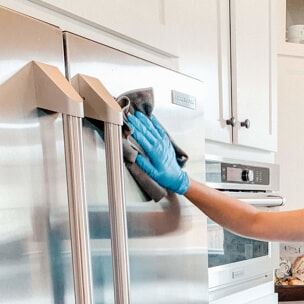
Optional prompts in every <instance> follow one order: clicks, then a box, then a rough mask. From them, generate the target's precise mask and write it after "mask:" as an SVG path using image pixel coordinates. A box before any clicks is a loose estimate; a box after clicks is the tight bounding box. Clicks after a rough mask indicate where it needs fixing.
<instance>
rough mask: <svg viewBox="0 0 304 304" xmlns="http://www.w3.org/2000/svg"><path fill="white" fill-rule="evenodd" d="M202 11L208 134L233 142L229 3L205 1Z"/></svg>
mask: <svg viewBox="0 0 304 304" xmlns="http://www.w3.org/2000/svg"><path fill="white" fill-rule="evenodd" d="M201 2H202V3H204V5H205V8H204V9H203V10H202V12H201V20H202V21H201V22H202V23H201V27H200V32H201V38H200V39H201V40H202V41H203V42H204V43H203V45H202V46H201V48H200V52H201V56H200V59H199V60H198V64H199V65H200V66H201V71H202V72H201V73H202V75H201V79H202V80H203V81H204V83H205V84H206V87H207V92H206V98H205V121H206V135H207V137H208V138H210V139H213V140H216V141H220V142H225V143H231V142H232V132H231V127H230V126H228V125H227V123H226V121H227V120H228V119H230V117H231V81H230V76H231V75H230V38H229V37H230V29H229V24H230V18H229V0H216V1H215V0H204V1H201Z"/></svg>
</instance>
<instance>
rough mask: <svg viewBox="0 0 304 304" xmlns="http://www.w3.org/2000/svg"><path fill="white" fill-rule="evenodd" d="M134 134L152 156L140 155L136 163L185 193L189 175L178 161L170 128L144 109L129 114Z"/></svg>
mask: <svg viewBox="0 0 304 304" xmlns="http://www.w3.org/2000/svg"><path fill="white" fill-rule="evenodd" d="M128 121H129V125H130V127H132V135H133V137H134V138H135V140H136V141H137V143H138V144H139V145H140V146H141V147H142V148H143V150H144V152H145V153H146V155H147V156H148V158H149V159H148V158H146V157H144V156H143V155H141V154H138V155H137V158H136V164H137V165H138V166H139V167H140V168H141V169H142V170H143V171H144V172H146V173H147V174H148V175H149V176H150V177H151V178H152V179H154V180H155V181H156V182H157V183H159V184H160V185H161V186H163V187H164V188H167V189H168V190H170V191H172V192H176V193H178V194H184V193H186V192H187V190H188V188H189V178H188V176H187V173H186V172H184V171H183V170H182V169H181V167H180V166H179V164H178V163H177V161H176V155H175V151H174V149H173V146H172V144H171V141H170V139H169V137H168V135H167V133H166V131H165V130H164V129H163V128H162V127H161V125H160V124H159V122H158V121H157V119H156V118H155V117H154V116H152V117H151V120H150V119H149V118H148V117H147V116H145V115H144V114H142V113H141V112H138V111H137V112H135V114H134V115H131V114H129V115H128Z"/></svg>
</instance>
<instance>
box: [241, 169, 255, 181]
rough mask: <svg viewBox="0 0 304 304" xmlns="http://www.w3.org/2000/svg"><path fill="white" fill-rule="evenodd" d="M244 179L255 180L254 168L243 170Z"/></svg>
mask: <svg viewBox="0 0 304 304" xmlns="http://www.w3.org/2000/svg"><path fill="white" fill-rule="evenodd" d="M242 180H243V181H244V182H253V181H254V173H253V171H252V170H249V169H246V170H243V172H242Z"/></svg>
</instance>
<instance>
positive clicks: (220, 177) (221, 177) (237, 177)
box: [206, 161, 270, 185]
mask: <svg viewBox="0 0 304 304" xmlns="http://www.w3.org/2000/svg"><path fill="white" fill-rule="evenodd" d="M206 181H207V182H212V183H232V184H233V183H236V184H253V185H269V184H270V169H269V168H267V167H259V166H250V165H244V164H236V163H227V162H214V161H206Z"/></svg>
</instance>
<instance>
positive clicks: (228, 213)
mask: <svg viewBox="0 0 304 304" xmlns="http://www.w3.org/2000/svg"><path fill="white" fill-rule="evenodd" d="M185 196H186V197H187V198H188V199H189V200H190V201H191V202H192V203H193V204H194V205H196V206H197V207H198V208H199V209H200V210H202V211H203V212H204V213H205V214H207V215H208V217H209V218H211V219H212V220H213V221H215V222H217V223H218V224H220V225H221V226H223V227H225V228H227V229H229V230H231V231H234V232H236V233H238V234H242V235H244V236H250V237H254V235H253V234H255V231H254V230H253V227H254V224H255V221H256V218H257V214H258V213H259V211H258V210H257V209H256V208H254V207H253V206H250V205H247V204H244V203H242V202H240V201H238V200H237V199H234V198H232V197H229V196H227V195H225V194H223V193H221V192H220V191H217V190H214V189H211V188H209V187H207V186H205V185H203V184H200V183H198V182H196V181H194V180H191V181H190V187H189V190H188V191H187V192H186V193H185Z"/></svg>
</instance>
